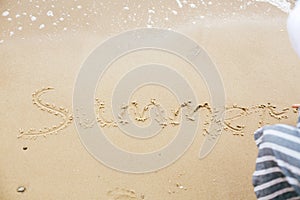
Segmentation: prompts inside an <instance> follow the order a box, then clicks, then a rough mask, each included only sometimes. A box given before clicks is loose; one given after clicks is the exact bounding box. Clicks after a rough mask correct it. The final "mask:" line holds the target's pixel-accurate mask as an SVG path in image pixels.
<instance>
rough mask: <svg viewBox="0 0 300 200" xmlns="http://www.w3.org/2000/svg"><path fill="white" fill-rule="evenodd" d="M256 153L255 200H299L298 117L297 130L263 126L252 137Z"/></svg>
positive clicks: (299, 146)
mask: <svg viewBox="0 0 300 200" xmlns="http://www.w3.org/2000/svg"><path fill="white" fill-rule="evenodd" d="M254 138H255V142H256V145H257V146H258V149H259V152H258V157H257V160H256V170H255V172H254V173H253V179H252V181H253V186H254V191H255V194H256V196H257V198H258V199H259V200H267V199H278V200H279V199H280V200H281V199H282V200H285V199H291V200H296V199H297V200H300V117H299V119H298V124H297V127H296V128H295V127H292V126H288V125H283V124H277V125H272V126H264V127H262V128H260V129H258V130H257V131H256V132H255V134H254Z"/></svg>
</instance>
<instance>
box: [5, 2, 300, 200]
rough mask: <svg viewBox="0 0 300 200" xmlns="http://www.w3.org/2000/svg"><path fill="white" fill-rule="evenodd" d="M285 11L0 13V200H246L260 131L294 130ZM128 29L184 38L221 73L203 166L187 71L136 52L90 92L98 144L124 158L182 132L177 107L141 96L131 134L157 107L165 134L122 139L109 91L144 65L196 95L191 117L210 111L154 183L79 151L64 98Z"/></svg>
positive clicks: (99, 7)
mask: <svg viewBox="0 0 300 200" xmlns="http://www.w3.org/2000/svg"><path fill="white" fill-rule="evenodd" d="M178 2H179V3H178ZM203 2H204V3H203ZM286 3H288V2H286ZM290 3H291V7H292V6H293V2H292V1H291V2H290ZM285 5H288V4H285ZM285 8H286V7H284V6H283V7H281V8H278V7H276V6H274V5H272V4H270V3H266V2H258V1H239V2H235V1H230V0H226V1H222V2H221V1H206V0H203V1H194V2H192V1H175V0H174V1H173V0H166V1H159V2H158V1H157V2H156V1H142V2H139V3H138V2H135V1H126V2H125V1H124V2H123V1H114V2H110V1H108V2H102V1H99V2H96V1H81V0H76V1H75V0H74V1H41V0H38V1H29V0H28V1H17V2H12V1H1V3H0V14H1V16H0V30H1V35H0V59H1V65H0V69H1V79H0V87H1V93H0V97H1V101H0V109H1V114H2V115H1V121H0V124H1V126H0V141H1V145H0V155H1V157H0V173H1V175H0V199H1V200H12V199H24V200H27V199H28V200H29V199H30V200H38V199H49V200H51V199H72V200H73V199H74V200H77V199H78V200H79V199H91V200H96V199H97V200H99V199H100V200H143V199H145V200H199V199H212V200H218V199H230V200H231V199H255V195H254V192H253V187H252V182H251V181H252V180H251V179H252V173H253V171H254V169H255V159H256V156H257V149H256V145H255V142H254V140H253V132H254V131H255V130H256V129H257V128H259V127H261V126H263V125H266V124H274V123H286V124H290V125H295V123H296V119H297V116H296V114H295V113H294V111H293V109H291V108H290V106H291V105H292V104H293V103H299V96H300V91H299V89H298V88H297V81H298V80H299V74H300V60H299V59H298V58H297V56H296V54H295V53H294V51H293V49H292V48H291V45H290V43H289V38H288V34H287V32H286V19H287V16H288V13H287V11H286V10H285ZM136 28H149V29H151V28H162V29H171V30H173V31H175V32H178V33H180V34H182V35H185V36H187V37H189V38H190V39H191V40H193V41H194V42H196V43H197V44H198V45H199V46H200V47H201V48H203V49H204V50H205V51H206V53H207V54H208V56H209V57H210V59H211V61H212V62H213V63H214V65H215V66H216V68H217V69H218V71H219V74H220V77H221V79H222V81H223V86H224V91H225V95H226V102H225V105H226V112H225V118H224V119H225V120H224V122H223V124H222V125H223V127H222V131H221V135H220V137H219V140H218V142H217V144H216V145H215V147H214V148H213V150H212V151H211V152H210V153H209V155H208V156H206V157H205V158H204V159H199V158H198V155H199V150H200V148H201V145H202V144H203V142H204V141H205V139H206V138H207V137H208V135H209V134H210V132H209V131H207V130H209V128H208V127H209V126H210V124H211V121H210V119H211V117H212V116H211V115H212V113H210V109H213V108H214V107H213V105H212V102H211V97H210V92H209V88H208V87H207V85H206V83H205V80H204V78H203V77H201V76H198V75H196V73H195V72H194V71H193V70H192V67H191V64H190V63H187V62H185V61H183V60H182V59H181V58H180V57H178V56H176V55H172V54H170V53H166V52H160V51H156V50H141V51H137V52H133V53H130V54H128V55H126V56H124V57H122V58H120V59H118V60H116V61H115V62H114V63H112V64H111V65H110V67H109V69H108V70H107V71H106V72H105V74H104V75H103V77H102V78H101V80H99V82H98V86H97V90H96V92H95V103H96V104H95V112H96V113H97V116H98V117H99V118H97V119H99V121H98V122H96V123H94V124H93V125H97V124H98V126H101V123H102V125H103V127H101V129H102V130H103V133H104V134H105V136H106V137H107V138H108V139H109V140H110V141H112V143H113V144H115V145H116V146H118V147H119V148H121V149H124V150H125V151H128V152H139V153H146V152H152V151H155V150H157V149H160V148H162V147H164V146H165V145H167V144H168V143H169V142H170V141H171V140H172V139H173V138H174V137H175V136H176V133H177V131H178V130H179V127H180V124H181V122H180V121H179V119H180V118H179V119H177V118H176V117H177V115H175V112H176V109H178V108H179V107H180V105H181V104H182V103H184V102H179V101H178V99H177V98H176V97H175V95H174V94H173V93H172V92H170V91H169V90H166V88H164V87H161V86H159V85H155V84H154V85H146V86H143V87H140V88H139V89H138V90H136V91H135V92H134V93H133V94H132V96H131V97H130V99H128V102H129V104H130V105H129V108H130V109H129V108H128V110H126V111H128V113H129V117H130V119H131V120H132V123H134V124H136V125H138V126H140V127H145V128H146V126H147V125H149V123H150V119H149V118H147V116H148V113H147V111H148V110H147V108H145V107H146V106H147V105H148V104H149V102H150V104H149V105H150V106H151V105H152V106H153V105H154V103H152V104H151V99H155V100H156V101H155V102H156V103H157V104H156V105H162V106H163V107H164V109H165V110H166V112H167V116H168V121H167V122H166V123H167V124H166V126H165V127H164V128H162V130H161V131H160V133H159V134H158V135H156V136H155V137H151V138H149V139H142V140H140V139H136V138H132V137H130V136H128V135H126V134H123V133H122V131H121V129H120V127H121V126H122V124H120V120H119V121H118V119H114V117H113V114H112V111H111V110H112V108H111V101H112V96H113V95H112V91H113V89H114V87H115V86H116V83H117V82H118V81H119V80H120V79H121V78H122V77H123V76H124V74H126V73H127V72H128V71H130V70H131V69H134V68H135V67H137V66H142V65H144V64H148V63H160V64H164V65H167V66H170V67H172V68H173V69H175V70H176V72H178V73H179V74H181V75H182V76H183V77H185V79H186V80H188V82H189V84H190V85H191V87H192V90H193V91H194V92H195V96H196V99H197V102H193V103H194V104H193V107H192V108H191V109H193V108H195V106H197V105H200V104H201V105H203V104H205V103H208V104H207V105H208V106H207V107H203V108H202V109H200V110H199V111H197V112H196V114H197V115H198V116H200V119H199V122H195V123H197V124H196V125H197V133H196V137H195V139H194V141H193V143H192V145H191V146H190V147H189V148H188V150H187V151H186V152H185V153H184V154H183V156H181V157H180V158H179V159H178V160H177V161H176V162H174V163H172V164H171V165H169V166H167V167H165V168H162V169H160V170H155V171H154V172H151V173H140V174H134V173H125V172H121V171H118V170H115V169H112V168H110V167H108V166H107V165H104V164H103V163H101V162H99V161H98V160H97V159H95V157H93V156H92V155H91V154H90V153H89V152H88V151H87V149H86V148H85V146H84V145H83V143H82V141H81V140H80V137H79V134H78V131H77V129H76V126H75V120H74V119H76V110H74V109H73V91H74V85H75V83H76V79H77V76H78V74H79V72H80V69H81V66H82V64H83V63H84V61H85V60H86V59H87V58H88V56H89V55H90V54H91V52H92V51H93V50H94V49H95V48H96V47H97V46H99V45H100V44H101V43H102V42H104V41H105V40H107V39H108V38H111V37H114V36H116V35H118V34H120V33H122V32H125V31H129V30H132V29H136ZM175 42H176V41H175ZM166 76H167V74H166ZM51 88H53V89H51ZM39 95H40V96H39ZM96 98H97V99H98V104H97V101H96ZM124 103H126V102H124ZM134 103H137V106H135V104H134ZM53 104H54V105H53ZM103 106H104V107H103ZM120 106H122V105H120ZM208 108H209V109H208ZM143 110H145V112H144V114H141V113H142V111H143ZM179 113H181V112H180V110H179ZM81 114H82V113H81ZM83 114H84V113H83ZM181 115H182V114H179V116H181ZM181 117H184V116H181ZM100 119H101V120H102V121H101V120H100ZM171 122H173V124H172V123H171ZM175 122H176V123H177V122H178V123H179V124H176V123H175ZM114 123H115V126H114ZM85 124H86V125H88V124H89V122H88V121H87V122H86V123H85ZM87 128H88V127H87ZM40 129H41V130H40Z"/></svg>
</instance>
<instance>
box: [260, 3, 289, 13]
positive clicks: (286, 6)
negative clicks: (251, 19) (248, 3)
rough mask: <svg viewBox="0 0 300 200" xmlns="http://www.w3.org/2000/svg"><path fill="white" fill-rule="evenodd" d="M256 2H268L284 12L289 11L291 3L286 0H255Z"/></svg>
mask: <svg viewBox="0 0 300 200" xmlns="http://www.w3.org/2000/svg"><path fill="white" fill-rule="evenodd" d="M256 2H265V3H269V4H271V5H273V6H276V7H277V8H279V9H280V10H282V11H283V12H285V13H289V12H290V11H291V3H290V2H288V1H286V0H256Z"/></svg>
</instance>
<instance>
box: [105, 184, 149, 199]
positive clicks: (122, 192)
mask: <svg viewBox="0 0 300 200" xmlns="http://www.w3.org/2000/svg"><path fill="white" fill-rule="evenodd" d="M107 196H108V197H109V200H142V199H144V198H143V197H141V198H139V197H138V195H137V194H136V192H135V191H134V190H128V189H124V188H118V187H117V188H115V189H113V190H110V191H108V192H107Z"/></svg>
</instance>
